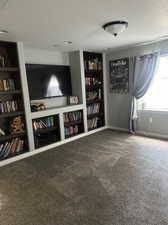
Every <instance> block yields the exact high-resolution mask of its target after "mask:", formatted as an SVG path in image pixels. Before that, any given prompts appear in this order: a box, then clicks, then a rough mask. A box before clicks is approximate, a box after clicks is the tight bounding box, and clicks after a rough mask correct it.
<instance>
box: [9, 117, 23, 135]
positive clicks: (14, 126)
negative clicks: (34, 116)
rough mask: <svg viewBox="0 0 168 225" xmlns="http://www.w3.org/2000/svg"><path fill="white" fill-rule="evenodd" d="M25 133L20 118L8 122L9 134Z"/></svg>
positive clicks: (21, 118)
mask: <svg viewBox="0 0 168 225" xmlns="http://www.w3.org/2000/svg"><path fill="white" fill-rule="evenodd" d="M24 131H25V125H24V122H23V117H22V116H17V117H14V118H13V119H12V121H11V122H10V132H11V134H18V133H23V132H24Z"/></svg>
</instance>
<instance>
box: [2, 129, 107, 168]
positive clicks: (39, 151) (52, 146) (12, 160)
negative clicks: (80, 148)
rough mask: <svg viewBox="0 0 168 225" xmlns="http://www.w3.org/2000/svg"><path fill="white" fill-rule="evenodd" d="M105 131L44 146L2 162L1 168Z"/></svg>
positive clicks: (81, 135)
mask: <svg viewBox="0 0 168 225" xmlns="http://www.w3.org/2000/svg"><path fill="white" fill-rule="evenodd" d="M105 129H107V127H106V126H104V127H101V128H98V129H95V130H92V131H88V132H85V133H83V134H79V135H77V136H74V137H71V138H68V139H65V140H62V141H59V142H56V143H53V144H50V145H47V146H44V147H42V148H38V149H35V150H33V151H30V152H26V153H23V154H21V155H18V156H15V157H13V158H9V159H6V160H4V161H1V162H0V167H2V166H5V165H7V164H10V163H13V162H16V161H19V160H21V159H25V158H28V157H30V156H33V155H36V154H39V153H41V152H45V151H48V150H50V149H53V148H55V147H58V146H60V145H63V144H66V143H68V142H71V141H75V140H77V139H79V138H82V137H85V136H88V135H91V134H94V133H96V132H99V131H102V130H105Z"/></svg>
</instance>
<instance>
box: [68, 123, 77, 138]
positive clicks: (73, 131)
mask: <svg viewBox="0 0 168 225" xmlns="http://www.w3.org/2000/svg"><path fill="white" fill-rule="evenodd" d="M78 132H79V127H78V126H77V125H75V126H70V127H68V128H65V137H66V136H71V135H72V136H73V135H76V134H78Z"/></svg>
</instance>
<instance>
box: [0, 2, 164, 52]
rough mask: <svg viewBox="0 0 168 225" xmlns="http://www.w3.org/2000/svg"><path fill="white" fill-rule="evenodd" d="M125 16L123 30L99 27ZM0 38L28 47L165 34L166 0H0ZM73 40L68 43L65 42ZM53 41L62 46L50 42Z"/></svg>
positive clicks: (108, 44)
mask: <svg viewBox="0 0 168 225" xmlns="http://www.w3.org/2000/svg"><path fill="white" fill-rule="evenodd" d="M112 20H126V21H128V23H129V27H128V29H127V31H125V32H124V33H122V34H121V35H120V36H118V37H116V38H115V37H113V36H112V35H111V34H109V33H106V32H105V31H103V29H101V26H102V25H103V24H104V23H106V22H109V21H112ZM0 29H3V30H8V31H9V34H4V35H2V34H1V36H0V39H1V40H13V41H23V42H24V44H25V45H27V46H29V47H36V48H44V49H54V50H61V51H69V50H76V49H90V50H103V49H106V48H118V47H124V46H128V45H134V44H136V43H140V42H146V41H149V40H153V39H157V38H158V37H160V36H165V35H168V4H167V0H9V1H7V0H0ZM64 40H71V41H72V42H73V44H72V45H68V46H67V45H64V43H63V41H64ZM54 44H56V45H57V44H58V45H60V46H57V47H53V45H54Z"/></svg>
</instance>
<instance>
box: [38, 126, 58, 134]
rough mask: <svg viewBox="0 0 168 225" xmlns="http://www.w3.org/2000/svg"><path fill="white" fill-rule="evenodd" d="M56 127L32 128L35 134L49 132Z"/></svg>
mask: <svg viewBox="0 0 168 225" xmlns="http://www.w3.org/2000/svg"><path fill="white" fill-rule="evenodd" d="M57 129H58V127H45V128H39V129H37V130H34V133H35V134H42V133H49V132H50V131H54V130H57Z"/></svg>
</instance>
